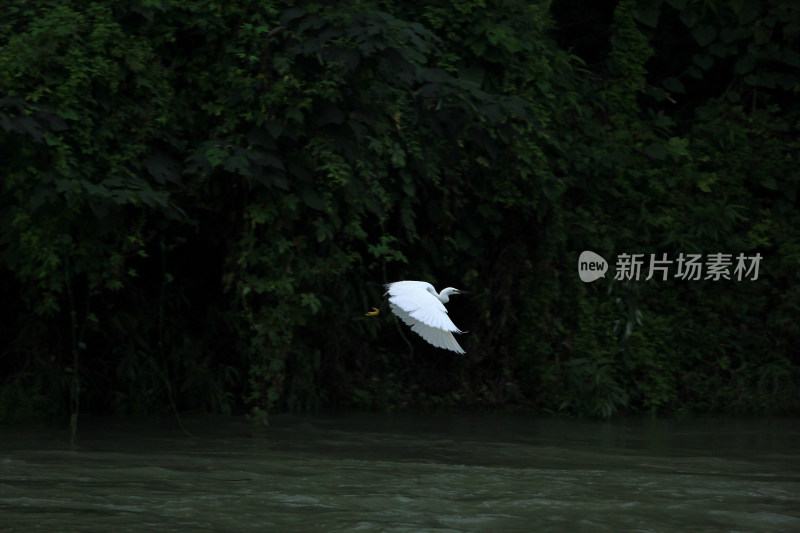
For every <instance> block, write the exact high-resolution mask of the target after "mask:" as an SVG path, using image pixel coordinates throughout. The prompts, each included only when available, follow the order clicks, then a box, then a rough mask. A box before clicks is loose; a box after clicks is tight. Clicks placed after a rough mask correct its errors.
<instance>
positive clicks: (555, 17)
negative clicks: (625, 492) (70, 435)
mask: <svg viewBox="0 0 800 533" xmlns="http://www.w3.org/2000/svg"><path fill="white" fill-rule="evenodd" d="M201 4H202V5H201ZM489 4H490V7H485V6H484V3H483V2H461V1H458V2H447V1H437V2H426V3H424V5H423V6H422V7H420V6H418V5H416V4H412V3H408V2H374V1H371V0H354V1H351V2H342V3H325V2H300V3H295V2H291V1H283V2H277V1H276V2H265V1H256V0H252V1H243V2H212V1H209V2H199V3H198V2H188V1H180V0H176V1H168V0H163V1H159V0H150V1H145V0H141V1H130V2H104V1H99V2H83V1H81V2H77V1H76V2H63V1H59V2H51V1H46V0H39V1H34V2H30V1H25V2H23V1H12V2H10V5H9V6H8V7H5V8H4V12H5V13H4V16H3V20H2V21H0V88H2V92H1V93H0V161H2V162H3V174H2V185H1V187H2V196H0V245H1V246H2V247H1V248H0V250H2V256H1V259H2V261H1V262H0V293H1V294H2V298H3V303H4V305H3V308H2V320H0V376H2V377H1V378H0V420H3V421H21V420H30V419H35V418H39V417H44V416H61V415H63V414H67V413H71V414H72V415H73V422H74V421H75V420H76V419H75V416H77V414H78V413H79V412H81V411H91V412H119V413H153V412H161V411H176V410H177V411H181V410H203V411H214V412H223V413H226V412H232V411H249V412H252V413H253V414H255V415H256V416H257V417H260V418H264V417H266V416H267V414H268V413H270V412H273V411H275V410H292V411H308V410H315V409H319V408H323V407H345V408H358V409H368V410H369V409H377V410H394V409H424V410H435V409H449V408H471V409H476V408H479V409H484V408H491V409H520V408H521V409H529V410H532V411H535V412H540V413H556V414H573V415H574V414H577V415H588V416H602V417H608V416H612V415H614V414H615V413H620V412H622V413H649V414H659V415H661V414H676V413H739V414H742V413H749V414H750V413H752V414H766V413H797V412H798V407H800V405H799V404H798V398H800V394H799V393H800V391H798V383H800V355H799V354H798V348H797V346H798V345H800V326H798V324H797V321H796V317H797V316H798V312H799V311H800V309H798V307H799V306H800V294H799V292H800V289H799V288H798V287H799V286H798V283H797V281H798V267H800V238H798V237H799V235H798V232H800V220H798V219H799V218H800V217H798V185H799V184H800V170H799V169H800V165H798V155H799V154H800V147H799V146H798V138H799V137H798V134H799V133H800V132H799V131H798V129H800V109H799V107H798V103H797V102H798V98H797V96H798V91H800V54H798V53H797V51H796V50H798V49H800V46H798V32H800V10H798V8H797V7H796V5H795V3H794V2H791V1H789V0H770V1H769V2H762V1H758V0H742V1H740V2H733V3H731V2H722V1H713V2H701V3H698V2H691V1H687V0H665V1H661V0H649V1H647V2H634V1H632V0H620V1H619V2H617V4H616V5H612V6H610V7H609V9H607V10H606V9H601V8H600V7H598V6H599V4H597V3H595V2H589V1H586V2H577V3H575V2H564V1H554V2H553V3H552V6H551V5H548V4H547V3H541V4H530V3H527V2H521V1H516V0H510V1H505V2H491V3H489ZM604 5H605V4H604ZM589 15H591V20H589ZM583 250H593V251H595V252H596V253H598V254H600V255H602V256H603V257H605V258H606V259H608V260H609V262H610V263H612V265H611V269H610V270H609V273H608V275H607V277H606V278H605V279H600V280H598V281H596V282H594V283H592V284H586V283H583V282H582V281H581V280H580V279H579V278H578V276H577V272H576V264H577V260H578V256H579V254H580V253H581V252H582V251H583ZM623 253H629V254H634V253H636V254H644V257H645V258H649V257H650V255H651V254H654V256H655V257H657V258H661V257H662V255H663V254H667V256H668V257H669V258H671V259H673V260H675V259H676V258H678V257H679V255H680V254H692V253H696V254H701V255H703V256H707V255H708V254H714V253H726V254H731V255H732V257H733V258H736V257H737V256H738V255H739V254H744V256H746V257H752V256H755V255H756V254H760V256H761V257H762V258H763V259H762V262H761V264H760V271H759V276H758V279H756V280H752V279H746V280H742V281H737V280H736V279H735V276H732V278H733V279H730V280H726V279H721V280H718V281H713V280H710V279H708V280H707V279H700V280H696V281H688V280H682V279H675V278H674V277H673V278H672V279H668V280H661V279H660V277H658V276H656V277H655V278H653V279H650V280H647V281H645V279H644V278H645V277H646V271H645V272H644V273H643V275H642V276H641V278H640V279H639V280H638V281H637V280H620V279H614V276H613V272H614V264H613V263H614V260H615V258H616V257H617V256H618V254H623ZM647 265H648V264H646V265H645V268H646V267H647ZM673 267H674V265H673ZM399 279H424V280H427V281H430V282H432V283H434V285H436V286H437V288H439V289H441V288H442V287H444V286H448V285H449V286H456V287H459V288H462V289H466V290H469V291H471V295H469V296H462V297H458V298H454V299H453V300H452V301H451V303H450V304H449V309H450V312H451V314H452V316H453V318H454V321H455V322H456V324H458V325H459V326H460V327H461V328H462V329H465V330H468V331H469V333H468V334H467V335H466V336H464V337H463V338H462V339H460V342H462V345H463V346H464V347H465V349H466V350H467V354H466V355H465V356H461V357H459V356H455V355H454V354H451V353H449V352H444V351H440V350H436V349H434V348H432V347H430V346H428V345H427V344H425V343H424V342H422V341H421V340H420V339H419V338H417V337H416V336H414V335H413V334H411V333H410V332H409V331H408V330H405V329H403V328H401V327H398V325H397V323H396V321H395V320H394V319H393V317H391V315H390V314H389V313H388V312H386V311H387V310H386V308H385V307H384V312H383V313H382V314H381V315H379V316H378V317H377V318H373V317H366V316H364V313H365V312H366V311H368V310H369V309H370V308H372V307H373V306H378V305H380V302H381V300H382V297H383V295H382V292H383V289H382V284H383V283H385V282H387V281H394V280H399Z"/></svg>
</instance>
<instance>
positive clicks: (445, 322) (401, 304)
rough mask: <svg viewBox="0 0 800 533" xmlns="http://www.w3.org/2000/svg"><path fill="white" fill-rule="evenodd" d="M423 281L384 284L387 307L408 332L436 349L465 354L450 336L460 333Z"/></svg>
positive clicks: (428, 284)
mask: <svg viewBox="0 0 800 533" xmlns="http://www.w3.org/2000/svg"><path fill="white" fill-rule="evenodd" d="M429 287H430V288H431V290H433V286H432V285H431V284H430V283H426V282H424V281H398V282H396V283H389V284H388V285H386V288H387V291H386V292H387V294H388V295H389V307H391V309H392V312H394V314H395V315H397V316H398V317H400V319H401V320H402V321H403V322H405V323H406V324H408V325H409V326H411V330H412V331H413V332H414V333H416V334H418V335H419V336H420V337H422V338H423V339H425V340H426V341H428V342H429V343H430V344H432V345H434V346H436V347H437V348H444V349H445V350H452V351H454V352H456V353H465V352H464V350H463V349H462V348H461V346H459V344H458V342H457V341H456V339H455V337H453V333H463V332H462V331H461V330H460V329H458V328H457V327H456V325H455V324H453V321H452V320H450V317H449V316H448V315H447V308H446V307H445V306H444V304H443V303H442V302H441V301H440V300H439V298H437V297H436V296H435V295H433V294H432V293H430V292H428V288H429Z"/></svg>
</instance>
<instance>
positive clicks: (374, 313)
mask: <svg viewBox="0 0 800 533" xmlns="http://www.w3.org/2000/svg"><path fill="white" fill-rule="evenodd" d="M378 313H380V311H378V308H377V307H373V308H372V311H370V312H368V313H366V314H365V316H375V315H377V314H378Z"/></svg>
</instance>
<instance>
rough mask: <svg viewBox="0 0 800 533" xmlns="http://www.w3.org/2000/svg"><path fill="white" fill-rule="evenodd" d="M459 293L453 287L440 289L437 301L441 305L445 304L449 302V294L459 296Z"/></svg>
mask: <svg viewBox="0 0 800 533" xmlns="http://www.w3.org/2000/svg"><path fill="white" fill-rule="evenodd" d="M461 292H462V291H460V290H458V289H454V288H453V287H447V288H446V289H442V292H440V293H439V299H440V300H441V301H442V303H443V304H446V303H447V302H449V301H450V295H451V294H461Z"/></svg>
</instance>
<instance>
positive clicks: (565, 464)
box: [0, 414, 800, 533]
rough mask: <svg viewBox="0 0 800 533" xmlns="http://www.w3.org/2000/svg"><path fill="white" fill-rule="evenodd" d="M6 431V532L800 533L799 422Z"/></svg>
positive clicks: (397, 419)
mask: <svg viewBox="0 0 800 533" xmlns="http://www.w3.org/2000/svg"><path fill="white" fill-rule="evenodd" d="M184 423H185V425H186V427H187V429H188V430H189V433H190V436H187V435H185V434H184V433H182V432H181V431H179V430H177V429H175V428H174V427H169V426H170V425H167V426H166V427H165V426H164V425H163V424H161V425H159V424H154V423H142V422H135V421H131V420H127V421H120V420H119V419H100V418H95V419H90V418H87V417H83V418H82V419H81V428H80V430H79V434H78V440H77V442H76V443H75V445H73V446H70V444H69V439H68V434H67V431H66V430H65V429H64V430H43V429H30V428H13V429H9V428H0V531H20V532H28V531H69V532H71V531H81V532H92V531H97V532H107V531H162V532H167V531H225V532H235V531H392V532H395V531H396V532H401V531H409V532H410V531H414V532H416V531H432V532H444V531H448V532H456V531H475V532H486V531H520V532H523V531H525V532H527V531H537V532H539V531H587V532H588V531H591V532H597V531H613V532H618V531H640V532H648V531H653V532H673V531H674V532H681V533H683V532H686V531H692V532H702V531H709V532H711V531H713V532H717V531H732V532H733V531H736V532H739V531H748V532H751V531H765V532H766V531H769V532H777V531H787V532H790V531H800V421H799V420H787V419H779V420H720V419H704V420H683V421H659V420H633V421H631V420H624V421H614V422H588V421H564V420H549V419H537V418H531V417H526V416H510V415H483V414H482V415H410V414H403V415H363V414H354V415H336V416H331V415H326V416H322V415H320V416H306V417H299V416H276V417H273V418H272V419H271V425H270V426H269V427H268V428H266V429H264V430H263V431H259V432H254V431H253V426H252V425H251V424H250V423H248V422H247V421H245V420H244V419H238V418H214V419H208V418H189V419H186V420H184Z"/></svg>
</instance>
